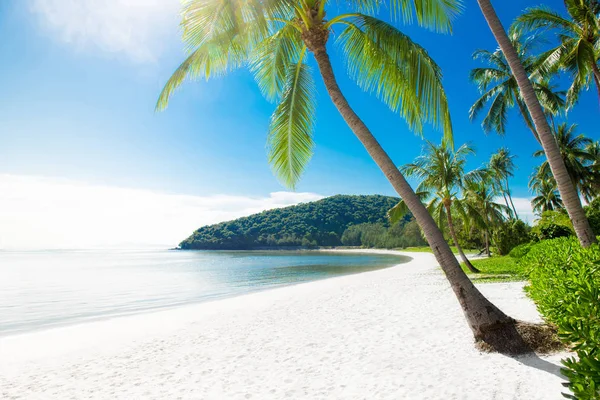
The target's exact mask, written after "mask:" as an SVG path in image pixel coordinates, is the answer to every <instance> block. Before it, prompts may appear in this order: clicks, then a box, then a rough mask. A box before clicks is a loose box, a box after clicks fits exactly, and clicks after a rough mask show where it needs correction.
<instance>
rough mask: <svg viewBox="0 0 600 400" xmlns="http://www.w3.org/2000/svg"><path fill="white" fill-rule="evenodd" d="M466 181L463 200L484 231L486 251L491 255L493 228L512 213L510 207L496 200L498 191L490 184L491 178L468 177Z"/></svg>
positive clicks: (469, 215) (471, 216)
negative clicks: (475, 178) (473, 178)
mask: <svg viewBox="0 0 600 400" xmlns="http://www.w3.org/2000/svg"><path fill="white" fill-rule="evenodd" d="M491 179H493V178H491ZM465 183H466V185H465V190H464V200H463V202H464V204H465V207H466V210H467V215H468V218H469V219H470V220H471V221H472V222H473V223H474V224H475V225H476V226H477V227H478V228H479V229H480V230H481V232H483V242H484V244H485V252H486V254H487V255H488V257H489V256H490V236H491V232H492V229H493V228H494V227H497V226H498V225H499V224H500V223H502V222H503V221H504V220H505V215H510V208H509V207H508V206H504V205H502V204H499V203H497V202H496V198H497V195H498V191H497V190H496V188H495V187H494V185H490V184H489V179H477V180H472V179H466V181H465Z"/></svg>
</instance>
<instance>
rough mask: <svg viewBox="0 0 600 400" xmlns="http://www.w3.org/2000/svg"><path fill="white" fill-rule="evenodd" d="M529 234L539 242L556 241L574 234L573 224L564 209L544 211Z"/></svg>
mask: <svg viewBox="0 0 600 400" xmlns="http://www.w3.org/2000/svg"><path fill="white" fill-rule="evenodd" d="M531 232H532V234H533V235H534V237H535V238H537V239H539V240H545V239H556V238H559V237H566V236H571V235H573V234H574V231H573V224H572V223H571V220H570V219H569V216H568V215H567V213H566V211H565V210H564V209H561V210H560V211H544V212H543V213H542V217H541V218H540V219H539V220H538V221H537V223H536V224H535V226H534V227H533V229H532V231H531Z"/></svg>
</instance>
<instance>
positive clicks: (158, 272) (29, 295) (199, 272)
mask: <svg viewBox="0 0 600 400" xmlns="http://www.w3.org/2000/svg"><path fill="white" fill-rule="evenodd" d="M405 261H407V259H406V258H403V257H399V256H392V255H376V254H340V253H323V252H310V251H303V252H302V251H298V252H291V251H271V252H259V251H167V250H164V251H163V250H160V251H147V250H145V251H106V250H102V251H96V250H94V251H91V250H90V251H38V252H0V335H7V334H13V333H18V332H25V331H30V330H37V329H43V328H48V327H52V326H58V325H65V324H72V323H78V322H83V321H89V320H95V319H101V318H107V317H113V316H118V315H127V314H134V313H142V312H147V311H150V310H156V309H160V308H166V307H175V306H178V305H184V304H190V303H196V302H202V301H207V300H212V299H217V298H224V297H231V296H236V295H240V294H244V293H250V292H254V291H258V290H264V289H268V288H274V287H278V286H284V285H291V284H295V283H300V282H308V281H314V280H318V279H324V278H329V277H333V276H339V275H346V274H353V273H358V272H365V271H372V270H376V269H380V268H385V267H389V266H392V265H396V264H399V263H401V262H405Z"/></svg>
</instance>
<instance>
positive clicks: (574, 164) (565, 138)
mask: <svg viewBox="0 0 600 400" xmlns="http://www.w3.org/2000/svg"><path fill="white" fill-rule="evenodd" d="M576 130H577V125H575V124H573V125H567V123H562V124H560V125H558V127H557V129H556V132H555V134H554V136H555V137H556V142H557V143H558V147H559V149H560V153H561V155H562V158H563V160H564V163H565V166H566V168H567V171H568V173H569V176H570V178H571V181H572V182H573V184H574V185H575V187H576V189H577V190H578V191H579V192H580V193H581V194H582V195H583V196H584V197H585V198H589V197H590V196H591V193H589V188H590V183H591V182H592V181H593V180H594V178H595V175H596V174H595V172H596V171H595V170H594V168H593V167H592V163H593V162H594V161H595V160H594V155H593V154H592V153H590V152H589V151H588V150H589V149H591V148H590V147H588V146H590V145H592V143H593V142H592V140H591V139H590V138H588V137H586V136H585V135H577V133H576ZM533 155H534V156H535V157H541V156H543V155H544V153H543V152H542V151H536V152H535V153H533ZM539 168H540V174H542V175H544V176H547V177H551V176H552V174H551V173H550V166H549V164H548V162H547V161H544V162H543V163H542V164H541V165H540V167H539Z"/></svg>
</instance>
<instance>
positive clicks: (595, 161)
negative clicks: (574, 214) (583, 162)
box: [581, 141, 600, 203]
mask: <svg viewBox="0 0 600 400" xmlns="http://www.w3.org/2000/svg"><path fill="white" fill-rule="evenodd" d="M585 151H586V152H587V153H588V154H589V157H590V161H591V162H590V164H589V165H588V171H589V177H588V179H587V180H586V182H585V183H584V187H583V188H582V189H581V192H582V194H583V196H584V197H585V200H586V201H587V202H588V203H590V202H591V201H592V200H594V199H595V198H596V197H597V196H598V194H599V193H600V142H598V141H595V142H592V143H590V144H588V145H587V146H586V148H585Z"/></svg>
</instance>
